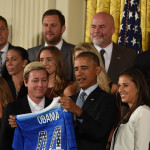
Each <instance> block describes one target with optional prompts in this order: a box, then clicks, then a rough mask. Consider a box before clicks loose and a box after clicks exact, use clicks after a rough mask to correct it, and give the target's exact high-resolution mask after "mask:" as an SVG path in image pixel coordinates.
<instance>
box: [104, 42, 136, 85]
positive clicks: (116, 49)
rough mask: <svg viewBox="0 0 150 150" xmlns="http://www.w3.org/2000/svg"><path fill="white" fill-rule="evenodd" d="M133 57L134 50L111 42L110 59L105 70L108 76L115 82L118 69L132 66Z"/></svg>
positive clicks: (134, 55)
mask: <svg viewBox="0 0 150 150" xmlns="http://www.w3.org/2000/svg"><path fill="white" fill-rule="evenodd" d="M135 58H136V51H135V50H133V49H130V48H126V47H124V46H120V45H118V44H115V43H113V50H112V56H111V61H110V65H109V68H108V72H107V74H108V76H109V78H110V79H111V80H112V81H113V82H114V83H117V82H118V77H119V73H120V71H121V70H123V69H126V68H129V67H132V66H133V64H134V60H135Z"/></svg>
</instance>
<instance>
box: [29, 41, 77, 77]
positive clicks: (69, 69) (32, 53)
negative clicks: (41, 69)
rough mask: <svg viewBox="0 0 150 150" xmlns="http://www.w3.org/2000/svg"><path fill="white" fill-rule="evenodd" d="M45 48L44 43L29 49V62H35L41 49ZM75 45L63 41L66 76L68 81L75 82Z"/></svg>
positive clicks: (62, 50)
mask: <svg viewBox="0 0 150 150" xmlns="http://www.w3.org/2000/svg"><path fill="white" fill-rule="evenodd" d="M43 47H44V43H43V44H41V45H39V46H36V47H33V48H30V49H28V54H29V60H30V61H34V60H35V58H36V55H37V54H38V52H39V51H40V49H41V48H43ZM73 48H74V45H72V44H70V43H67V42H66V41H64V40H63V45H62V47H61V52H62V55H63V58H64V65H65V70H66V76H67V79H68V80H73V61H72V52H73Z"/></svg>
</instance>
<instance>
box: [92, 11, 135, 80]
mask: <svg viewBox="0 0 150 150" xmlns="http://www.w3.org/2000/svg"><path fill="white" fill-rule="evenodd" d="M114 32H115V25H114V18H113V16H112V15H110V14H109V13H106V12H99V13H97V14H95V15H94V16H93V20H92V24H91V31H90V38H91V41H92V42H93V44H94V46H95V48H96V49H97V51H98V52H100V53H101V56H102V58H103V60H104V65H105V69H106V72H107V74H108V76H109V78H110V79H111V80H112V82H114V83H117V81H118V76H119V72H120V71H121V70H122V69H124V68H128V67H131V66H132V65H133V63H134V59H135V57H136V52H135V51H134V50H132V49H129V48H126V47H123V46H120V45H117V44H115V43H114V42H112V35H113V33H114ZM102 52H103V54H102Z"/></svg>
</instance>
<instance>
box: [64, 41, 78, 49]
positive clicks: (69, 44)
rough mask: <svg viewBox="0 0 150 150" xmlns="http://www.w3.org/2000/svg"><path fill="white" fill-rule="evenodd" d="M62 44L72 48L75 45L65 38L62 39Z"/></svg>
mask: <svg viewBox="0 0 150 150" xmlns="http://www.w3.org/2000/svg"><path fill="white" fill-rule="evenodd" d="M62 46H65V47H69V48H74V47H75V45H73V44H71V43H68V42H66V41H65V40H63V45H62Z"/></svg>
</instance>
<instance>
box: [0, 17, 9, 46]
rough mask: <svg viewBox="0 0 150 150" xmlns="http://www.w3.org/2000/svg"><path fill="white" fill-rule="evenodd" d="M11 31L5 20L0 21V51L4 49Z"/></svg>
mask: <svg viewBox="0 0 150 150" xmlns="http://www.w3.org/2000/svg"><path fill="white" fill-rule="evenodd" d="M8 35H9V31H8V28H7V26H6V24H5V23H4V21H3V20H0V49H2V48H3V47H4V46H5V45H6V44H7V40H8Z"/></svg>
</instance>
